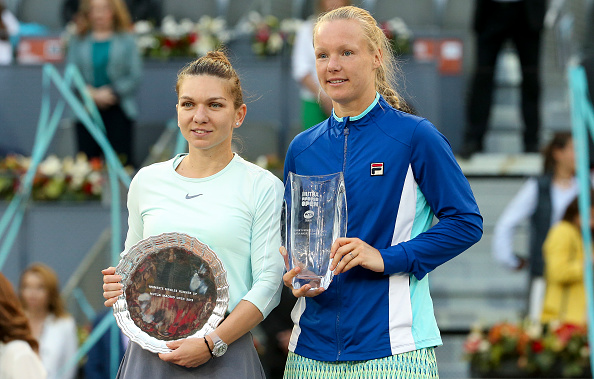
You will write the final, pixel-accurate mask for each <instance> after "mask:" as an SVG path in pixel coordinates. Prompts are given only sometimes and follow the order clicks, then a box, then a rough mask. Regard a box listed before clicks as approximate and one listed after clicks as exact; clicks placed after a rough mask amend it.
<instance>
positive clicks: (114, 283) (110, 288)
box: [101, 267, 124, 307]
mask: <svg viewBox="0 0 594 379" xmlns="http://www.w3.org/2000/svg"><path fill="white" fill-rule="evenodd" d="M115 271H116V268H115V267H108V268H106V269H104V270H101V273H102V274H103V297H104V298H105V299H107V300H105V302H104V303H103V304H105V306H106V307H111V306H113V305H114V304H115V302H116V301H117V300H118V296H120V295H121V294H122V293H124V291H122V288H124V285H123V284H121V283H120V281H121V280H122V277H121V276H120V275H116V274H115Z"/></svg>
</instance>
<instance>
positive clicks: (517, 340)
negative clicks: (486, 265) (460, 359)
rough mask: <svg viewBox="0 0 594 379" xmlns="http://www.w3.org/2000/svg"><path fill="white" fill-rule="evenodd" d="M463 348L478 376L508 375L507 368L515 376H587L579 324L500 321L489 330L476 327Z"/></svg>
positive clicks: (585, 339) (584, 344)
mask: <svg viewBox="0 0 594 379" xmlns="http://www.w3.org/2000/svg"><path fill="white" fill-rule="evenodd" d="M464 351H465V355H466V358H467V359H468V360H469V361H470V364H471V371H473V373H474V375H475V376H478V377H509V376H506V375H510V370H511V372H512V373H513V377H518V378H531V377H538V378H540V377H563V378H572V377H580V378H584V377H591V376H590V360H589V354H590V349H589V346H588V336H587V329H586V327H584V326H580V325H574V324H569V323H551V324H549V325H545V326H541V325H535V324H532V323H528V322H525V323H521V324H515V323H509V322H502V323H498V324H495V325H493V326H492V327H491V328H490V329H482V328H479V327H476V328H473V330H472V331H471V332H470V334H469V335H468V337H467V338H466V341H465V343H464ZM503 371H506V373H505V374H503V373H502V372H503Z"/></svg>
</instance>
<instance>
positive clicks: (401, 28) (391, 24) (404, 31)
mask: <svg viewBox="0 0 594 379" xmlns="http://www.w3.org/2000/svg"><path fill="white" fill-rule="evenodd" d="M388 28H389V29H390V30H391V31H393V32H394V34H396V35H397V36H398V37H400V38H409V37H410V36H411V35H412V33H411V31H410V29H409V28H408V26H406V23H405V22H404V21H403V20H402V19H401V18H400V17H395V18H393V19H391V20H389V21H388Z"/></svg>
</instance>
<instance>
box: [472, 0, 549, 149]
mask: <svg viewBox="0 0 594 379" xmlns="http://www.w3.org/2000/svg"><path fill="white" fill-rule="evenodd" d="M492 10H493V12H492V14H491V15H490V17H487V18H485V24H484V25H482V26H481V27H480V31H478V32H477V35H476V45H477V46H476V54H477V56H476V69H475V72H474V75H473V78H472V82H471V86H470V91H469V94H468V95H469V96H468V101H467V112H466V117H467V123H466V130H465V135H464V141H465V144H474V145H476V146H477V148H478V150H482V149H483V139H484V136H485V133H486V132H487V126H488V120H489V116H490V112H491V105H492V102H493V79H494V75H495V65H496V62H497V56H498V55H499V53H500V51H501V49H502V47H503V45H504V43H505V42H506V41H508V40H511V41H512V42H513V44H514V45H515V48H516V51H517V53H518V56H519V59H520V64H521V67H522V87H521V93H522V95H521V99H522V100H521V109H522V118H523V121H524V133H523V142H524V149H525V150H526V151H530V152H533V151H537V149H538V134H539V129H540V111H539V103H540V76H539V59H540V41H541V33H540V32H541V30H540V29H539V30H535V29H534V28H531V27H530V25H529V22H528V21H527V20H528V17H527V13H526V9H525V7H524V6H523V4H522V3H521V2H510V3H505V2H503V3H501V2H495V4H494V8H493V9H492Z"/></svg>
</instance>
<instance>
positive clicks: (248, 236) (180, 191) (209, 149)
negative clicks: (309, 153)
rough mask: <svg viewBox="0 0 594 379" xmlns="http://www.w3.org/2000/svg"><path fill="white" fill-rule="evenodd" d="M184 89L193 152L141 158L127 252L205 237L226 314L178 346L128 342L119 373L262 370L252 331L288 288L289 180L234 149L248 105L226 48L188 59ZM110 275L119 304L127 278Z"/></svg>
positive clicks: (181, 115) (240, 374) (254, 374)
mask: <svg viewBox="0 0 594 379" xmlns="http://www.w3.org/2000/svg"><path fill="white" fill-rule="evenodd" d="M176 92H177V96H178V103H177V105H176V109H177V121H178V126H179V128H180V130H181V133H182V135H183V136H184V138H185V139H186V140H187V142H188V153H187V154H179V155H177V156H175V157H174V158H173V159H171V160H169V161H166V162H161V163H155V164H153V165H150V166H148V167H143V168H142V169H140V171H138V173H137V174H136V175H135V176H134V178H133V179H132V183H131V184H130V190H129V192H128V214H129V217H128V234H127V237H126V243H125V246H124V251H123V253H122V254H123V255H125V254H127V253H128V251H129V250H130V248H131V247H132V246H134V245H135V244H136V243H138V242H139V241H141V240H143V239H146V238H148V237H151V236H157V235H159V234H161V233H167V232H177V233H185V234H188V235H190V236H192V237H195V238H197V239H198V240H199V241H201V242H203V243H205V244H206V245H208V246H209V247H210V248H211V249H212V250H213V251H214V252H215V253H216V255H217V257H218V258H219V259H220V260H221V262H222V263H223V266H224V267H225V269H226V272H227V273H226V277H227V282H228V284H229V304H228V309H227V312H228V315H227V317H226V318H225V319H224V320H223V321H222V322H221V323H220V324H219V325H218V326H216V328H215V330H214V331H212V332H210V333H208V334H207V335H206V336H205V337H204V338H186V339H183V340H178V341H173V342H169V343H167V346H168V347H169V348H171V349H172V350H173V351H172V352H171V353H167V354H158V355H157V354H154V353H151V352H150V351H148V350H144V349H143V348H142V347H140V345H139V344H137V343H136V342H133V341H132V342H130V343H129V344H128V348H127V350H126V353H125V355H124V359H123V361H122V364H121V365H120V369H119V373H118V378H178V379H183V378H209V379H216V378H220V379H229V378H242V379H243V378H245V379H252V378H253V379H256V378H258V379H264V377H265V374H264V371H263V368H262V365H261V363H260V360H259V358H258V353H257V351H256V349H255V347H254V341H253V337H252V335H251V333H250V330H251V329H253V328H254V327H255V326H256V325H258V324H259V323H260V322H261V321H262V320H263V319H264V318H265V317H266V316H267V315H268V314H269V313H270V312H271V311H272V309H273V308H274V307H276V305H277V304H278V303H279V298H280V294H281V289H282V282H281V277H282V271H283V262H282V258H281V256H280V255H279V254H278V249H279V247H280V214H281V205H282V197H283V186H282V182H281V181H280V180H279V179H278V178H277V177H275V176H274V175H273V174H272V173H270V172H269V171H266V170H264V169H262V168H260V167H258V166H256V165H255V164H252V163H250V162H247V161H245V160H244V159H242V158H241V157H240V156H239V155H237V154H236V153H234V152H233V150H232V145H231V141H232V138H233V131H234V130H235V129H236V128H238V127H240V126H241V124H242V123H243V121H244V119H245V116H246V112H247V107H246V105H245V104H244V102H243V92H242V89H241V82H240V79H239V76H238V75H237V72H236V71H235V69H234V68H233V66H232V65H231V63H230V62H229V60H228V58H227V57H226V55H225V54H224V53H223V52H221V51H214V52H209V53H208V54H207V55H206V56H203V57H201V58H198V59H197V60H195V61H193V62H191V63H189V64H188V65H186V66H185V67H184V68H183V69H182V70H181V71H180V73H179V74H178V78H177V84H176ZM103 275H104V276H103V281H104V285H103V291H104V292H103V296H104V297H105V298H106V299H107V300H106V301H105V305H106V306H112V305H113V304H114V303H115V302H116V300H117V297H118V296H119V295H121V294H122V284H121V283H120V281H121V279H122V278H121V276H120V275H115V268H114V267H110V268H107V269H105V270H103Z"/></svg>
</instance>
